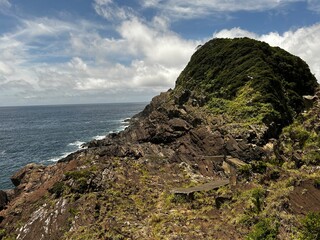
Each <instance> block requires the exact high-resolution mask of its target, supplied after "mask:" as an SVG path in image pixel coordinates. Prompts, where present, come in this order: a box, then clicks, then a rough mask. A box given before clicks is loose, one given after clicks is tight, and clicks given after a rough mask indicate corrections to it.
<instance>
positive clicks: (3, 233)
mask: <svg viewBox="0 0 320 240" xmlns="http://www.w3.org/2000/svg"><path fill="white" fill-rule="evenodd" d="M5 235H6V230H5V229H0V239H2V238H3V237H4V236H5Z"/></svg>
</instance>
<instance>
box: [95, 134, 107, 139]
mask: <svg viewBox="0 0 320 240" xmlns="http://www.w3.org/2000/svg"><path fill="white" fill-rule="evenodd" d="M105 137H106V136H105V135H97V136H95V137H93V138H92V139H95V140H102V139H104V138H105Z"/></svg>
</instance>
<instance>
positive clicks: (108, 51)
mask: <svg viewBox="0 0 320 240" xmlns="http://www.w3.org/2000/svg"><path fill="white" fill-rule="evenodd" d="M240 36H248V37H251V38H255V39H259V40H262V41H266V42H268V43H269V44H271V45H273V46H280V47H282V48H284V49H286V50H287V51H289V52H291V53H293V54H295V55H298V56H300V57H301V58H302V59H304V60H305V61H306V62H307V63H308V64H309V66H310V68H311V71H312V72H313V73H314V74H315V76H316V77H317V79H318V80H320V40H319V39H320V1H319V0H54V1H52V0H28V1H26V0H0V106H8V105H35V104H36V105H37V104H66V103H102V102H141V101H149V100H150V99H151V97H152V96H154V95H156V94H158V93H159V92H161V91H165V90H167V89H168V88H170V87H174V83H175V80H176V78H177V76H178V75H179V73H180V72H181V70H182V69H183V68H184V67H185V65H186V64H187V62H188V61H189V59H190V56H191V55H192V53H193V52H194V51H195V49H196V47H197V46H198V45H199V44H202V43H204V42H206V41H208V40H209V39H211V38H213V37H240Z"/></svg>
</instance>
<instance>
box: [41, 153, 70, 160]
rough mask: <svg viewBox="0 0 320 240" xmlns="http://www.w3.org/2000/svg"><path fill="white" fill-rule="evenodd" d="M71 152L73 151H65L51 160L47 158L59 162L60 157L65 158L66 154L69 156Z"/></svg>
mask: <svg viewBox="0 0 320 240" xmlns="http://www.w3.org/2000/svg"><path fill="white" fill-rule="evenodd" d="M71 153H73V152H65V153H63V154H62V155H61V156H59V157H53V158H50V159H49V160H47V162H58V161H59V160H60V159H62V158H65V157H66V156H68V155H69V154H71Z"/></svg>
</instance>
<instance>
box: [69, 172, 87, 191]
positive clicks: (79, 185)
mask: <svg viewBox="0 0 320 240" xmlns="http://www.w3.org/2000/svg"><path fill="white" fill-rule="evenodd" d="M65 176H66V178H67V179H72V180H73V181H74V183H75V184H74V185H73V186H72V188H71V190H72V191H73V192H78V193H84V192H86V191H87V190H88V188H89V184H90V179H91V177H92V172H91V171H90V169H84V170H79V171H71V172H67V173H66V174H65Z"/></svg>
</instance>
